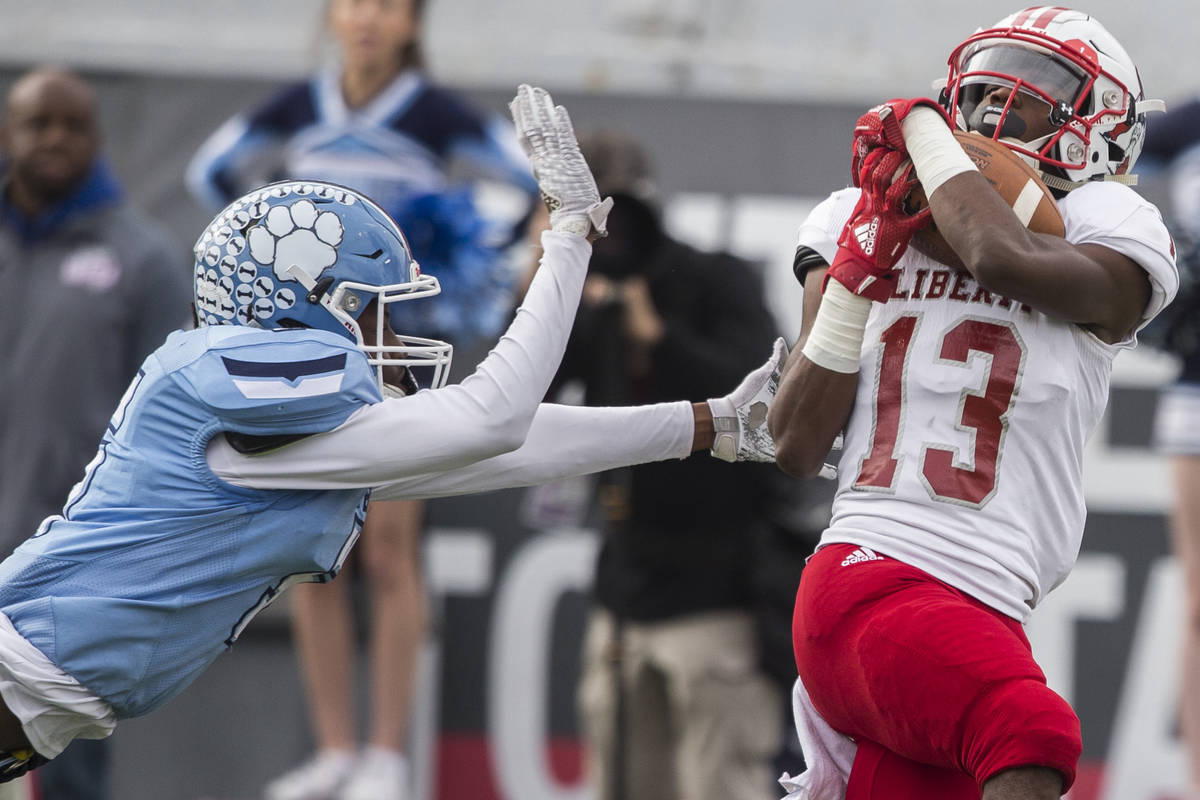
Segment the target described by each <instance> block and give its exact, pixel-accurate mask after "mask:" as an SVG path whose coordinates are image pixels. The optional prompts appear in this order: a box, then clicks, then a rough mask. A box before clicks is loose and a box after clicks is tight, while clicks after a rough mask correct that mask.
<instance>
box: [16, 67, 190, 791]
mask: <svg viewBox="0 0 1200 800" xmlns="http://www.w3.org/2000/svg"><path fill="white" fill-rule="evenodd" d="M0 174H2V178H0V180H2V181H3V183H2V188H0V278H2V281H3V284H4V287H5V290H4V291H3V292H0V342H3V345H4V352H5V357H4V359H3V361H0V385H2V386H3V387H4V390H3V391H2V392H0V551H2V553H0V557H2V556H7V555H8V554H9V553H11V552H12V550H13V548H14V547H16V545H18V544H20V543H21V542H22V541H24V540H25V539H26V538H28V537H29V536H30V535H32V534H33V532H34V531H35V530H37V528H38V525H39V523H40V522H41V521H42V520H43V519H44V518H46V517H48V516H50V515H52V514H56V513H58V511H59V509H61V508H62V506H63V502H64V501H65V500H66V498H67V495H68V493H69V492H70V491H71V487H72V486H73V485H74V484H75V482H76V481H78V480H79V479H80V477H81V476H82V475H83V469H84V466H85V465H86V464H87V462H88V461H89V460H90V459H91V457H92V456H93V455H94V454H95V452H96V441H97V440H98V439H99V438H100V435H101V434H102V433H103V432H104V428H105V425H107V423H108V420H109V418H110V417H111V416H112V410H113V408H115V407H116V405H117V402H118V401H119V400H120V398H121V395H122V394H123V393H124V391H125V387H126V386H127V385H128V384H129V381H130V379H131V378H132V377H133V376H134V374H135V373H136V372H137V369H138V367H139V365H140V364H141V363H142V360H143V359H144V358H145V356H146V355H147V354H148V353H149V352H150V351H151V350H153V349H154V348H155V347H156V346H157V345H158V344H159V343H160V342H161V341H162V339H163V338H164V337H165V336H166V334H167V333H168V332H170V331H171V330H173V329H174V328H177V327H180V326H182V325H183V324H185V323H186V321H187V319H188V307H189V303H190V298H191V288H190V282H191V272H190V270H189V268H188V267H187V261H188V259H187V254H186V251H185V250H183V249H182V248H180V247H175V246H173V245H172V243H171V242H170V240H169V238H168V236H167V235H166V233H165V232H164V230H163V229H162V228H160V226H159V225H158V224H157V223H155V222H153V221H151V220H150V219H148V218H147V217H146V216H145V215H143V214H142V213H141V212H139V211H137V210H135V209H134V208H132V207H131V206H130V205H129V204H128V203H127V202H126V201H125V199H124V197H123V195H122V191H121V187H120V184H119V183H118V182H117V179H116V178H115V176H114V175H113V173H112V171H111V170H110V168H109V166H108V164H107V163H106V161H105V159H104V158H103V157H102V156H101V154H100V129H99V123H98V120H97V107H96V97H95V94H94V92H93V90H92V87H91V86H90V85H89V84H88V83H86V82H85V81H84V80H83V79H82V78H80V77H79V76H78V75H75V74H72V73H70V72H67V71H65V70H60V69H51V68H39V69H35V70H33V71H31V72H28V73H26V74H25V75H23V76H21V77H20V78H19V79H18V80H17V81H16V82H15V83H14V84H13V86H12V88H11V90H10V91H9V94H8V97H7V101H6V105H5V108H4V119H3V124H2V125H0ZM104 748H105V745H104V744H103V743H102V742H93V741H80V742H78V743H76V745H75V746H74V747H72V748H70V749H69V750H68V751H67V752H66V753H64V755H63V757H61V758H59V759H57V760H55V762H54V763H53V764H52V765H50V766H48V767H47V768H46V769H45V770H42V771H41V772H39V773H38V776H37V777H38V780H39V782H40V784H41V789H42V796H43V797H45V798H75V799H79V800H90V799H92V798H103V797H105V796H106V794H107V793H106V789H105V778H106V774H107V758H106V751H105V749H104Z"/></svg>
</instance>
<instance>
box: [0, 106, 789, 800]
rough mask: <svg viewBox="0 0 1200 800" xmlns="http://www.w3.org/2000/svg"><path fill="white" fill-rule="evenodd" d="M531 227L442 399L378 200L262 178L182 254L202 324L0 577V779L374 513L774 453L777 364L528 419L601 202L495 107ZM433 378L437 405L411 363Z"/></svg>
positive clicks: (258, 602)
mask: <svg viewBox="0 0 1200 800" xmlns="http://www.w3.org/2000/svg"><path fill="white" fill-rule="evenodd" d="M512 110H513V117H514V120H515V122H516V124H517V130H518V133H519V134H520V136H521V139H522V142H523V144H524V146H525V149H526V151H527V153H528V154H529V157H530V161H531V163H532V166H533V172H534V175H535V177H536V178H537V179H538V183H539V185H540V188H541V192H542V196H543V197H544V198H545V200H546V203H547V206H548V207H549V208H550V227H551V229H550V230H549V231H547V232H546V233H545V235H544V236H543V237H542V246H543V248H544V256H543V259H542V263H541V266H540V267H539V269H538V271H537V274H536V275H535V276H534V279H533V281H532V283H531V285H530V288H529V290H528V292H527V294H526V297H525V301H524V302H523V303H522V305H521V308H520V309H519V310H518V311H517V314H516V317H515V319H514V320H513V322H512V324H511V325H510V326H509V328H508V330H507V332H506V333H505V335H504V336H503V337H502V338H501V340H500V341H499V343H498V344H497V345H496V346H495V348H494V349H493V350H492V351H491V352H490V353H489V354H488V356H487V357H486V358H485V359H484V360H483V361H482V362H481V364H480V365H479V367H478V368H477V369H476V371H475V372H474V373H473V374H472V375H470V376H468V377H467V378H465V379H464V380H463V381H462V382H461V383H458V384H455V385H451V386H445V385H444V383H445V379H446V370H447V368H448V365H449V359H450V347H449V345H447V344H445V343H444V342H440V341H437V340H432V339H428V338H421V337H415V336H408V335H402V334H399V333H398V332H395V331H393V330H391V328H390V324H391V323H390V322H389V314H388V310H389V307H390V306H391V305H392V304H394V303H398V302H413V301H419V300H420V299H421V298H425V297H429V296H431V295H434V294H436V293H437V291H438V284H437V280H436V279H435V278H433V277H432V276H430V275H422V274H421V271H420V268H419V267H418V266H417V264H416V262H415V261H414V260H413V259H412V257H411V253H410V251H409V249H408V245H407V243H406V241H405V239H404V236H403V234H402V233H401V231H400V229H399V228H398V227H397V226H396V224H395V222H394V221H393V220H392V219H391V218H390V217H388V216H387V215H386V214H385V213H384V212H383V211H382V209H381V208H380V207H379V206H377V205H376V204H375V203H374V202H372V201H371V200H369V199H367V198H366V197H364V196H362V195H361V194H358V193H357V192H355V191H353V190H350V189H346V188H345V187H340V186H335V185H331V184H325V183H319V182H305V181H289V182H282V183H276V184H271V185H269V186H266V187H264V188H262V189H260V190H258V191H255V192H252V193H250V194H249V195H247V196H245V197H243V198H240V199H239V200H237V201H235V202H234V203H233V204H231V205H230V206H229V207H228V208H226V209H225V210H224V211H223V212H221V213H220V214H218V215H217V217H216V218H215V219H214V220H213V222H212V223H211V224H210V225H209V227H208V228H207V229H206V230H205V232H204V233H203V234H202V235H201V237H200V239H199V241H198V242H197V244H196V250H195V255H196V264H195V301H196V312H197V317H198V323H199V325H198V327H197V328H196V329H195V330H191V331H177V332H175V333H173V334H171V336H170V337H168V339H167V340H166V342H165V343H164V344H163V345H162V346H161V347H160V348H159V349H158V350H156V351H155V352H154V353H152V354H151V355H150V356H149V357H148V358H147V359H146V361H145V362H144V364H143V365H142V368H141V370H140V371H139V373H138V376H137V377H136V378H135V379H134V381H133V383H132V384H131V385H130V387H129V389H128V390H127V391H126V393H125V396H124V398H123V399H122V401H121V403H120V405H119V406H118V408H117V411H116V413H115V414H114V415H113V418H112V420H111V422H110V423H109V427H108V431H107V433H106V434H105V436H104V438H103V440H102V441H101V444H100V449H99V452H98V453H97V455H96V458H95V459H93V461H92V463H91V464H89V466H88V468H87V471H86V472H85V475H84V477H83V479H82V480H81V481H80V483H79V484H78V485H77V486H76V487H75V489H74V490H73V491H72V493H71V496H70V498H69V499H68V501H67V504H66V506H65V507H64V509H63V513H62V514H61V515H59V516H54V517H50V518H49V519H47V520H46V521H45V522H43V523H42V525H41V527H40V528H39V529H38V530H37V532H36V533H33V532H31V533H33V535H32V536H31V537H30V538H29V539H27V540H26V541H25V542H24V543H22V544H21V545H20V546H19V547H18V548H17V549H16V551H15V552H14V553H13V554H12V555H10V556H9V557H8V558H7V559H5V560H4V561H3V563H0V700H2V701H3V703H2V704H0V751H4V752H3V753H0V782H2V781H4V780H8V779H10V778H12V777H16V776H17V775H20V774H22V773H23V772H25V771H27V770H28V769H30V768H31V767H33V766H36V765H38V764H40V763H43V762H44V761H45V760H46V759H49V758H53V757H55V756H56V755H58V753H60V752H61V751H62V750H63V749H64V748H65V747H66V746H67V745H68V744H69V743H70V741H71V740H73V739H75V738H92V739H99V738H103V737H105V736H107V735H109V734H110V733H111V732H112V730H113V728H114V726H115V725H116V723H117V722H118V721H119V720H121V719H125V718H129V717H134V716H139V715H142V714H145V713H148V712H150V711H152V710H153V709H155V708H157V707H158V706H159V705H161V704H162V703H164V702H166V701H167V700H169V699H170V698H172V697H174V696H175V695H176V694H177V693H178V692H179V691H181V690H182V689H183V688H184V687H185V686H187V685H188V684H189V683H190V682H191V681H192V680H193V679H194V678H195V677H196V676H197V675H198V674H199V673H200V672H201V671H203V670H204V668H205V667H206V666H207V665H208V664H209V663H211V661H212V660H213V659H214V658H216V657H217V656H218V655H219V654H220V653H221V652H223V651H224V650H226V649H227V648H228V647H230V646H231V645H232V644H233V642H234V641H235V640H236V639H237V637H238V635H239V634H240V633H241V631H242V630H243V629H244V628H245V626H246V625H247V624H248V623H249V621H250V620H251V618H252V617H253V616H254V615H255V614H256V613H257V612H258V611H260V610H261V609H262V608H264V607H265V606H266V605H267V604H268V603H270V602H271V601H273V600H274V599H275V598H276V597H278V596H279V594H280V593H281V592H282V591H283V590H284V589H286V588H287V587H289V586H291V585H294V584H296V583H299V582H303V581H325V580H329V579H331V578H332V577H333V576H334V575H335V574H336V573H337V571H338V569H339V568H340V566H341V564H342V562H343V560H344V558H345V557H346V554H347V552H348V551H349V548H350V547H351V546H352V545H353V543H354V541H355V539H356V538H357V535H358V532H359V529H360V528H361V525H362V521H363V518H364V515H365V511H366V506H367V502H368V499H371V498H373V499H382V500H396V499H412V498H427V497H439V496H448V495H454V494H462V493H465V492H475V491H488V490H491V489H499V488H505V487H510V486H520V485H529V484H532V483H538V482H542V481H546V480H549V479H552V478H556V477H563V476H568V475H578V474H583V473H586V472H592V471H599V470H607V469H612V468H615V467H620V466H626V465H630V464H633V463H639V462H642V461H648V460H664V459H668V458H684V457H686V456H687V455H688V454H689V453H691V452H693V451H695V450H699V449H711V451H712V453H713V455H714V456H716V457H718V458H722V459H724V460H727V461H736V460H750V459H753V460H758V461H771V460H773V458H774V448H773V446H772V443H771V438H770V435H769V434H768V433H767V431H766V424H765V417H766V411H767V408H768V407H769V405H770V402H771V400H772V399H773V397H774V393H775V388H776V385H777V378H778V373H779V368H780V365H781V361H782V359H783V357H784V356H785V355H786V351H785V350H784V348H783V342H782V340H779V341H777V342H776V345H775V350H774V353H773V354H772V356H771V358H770V359H769V360H768V361H767V363H765V364H763V365H762V366H761V367H759V368H758V369H757V370H754V371H753V372H752V373H751V374H750V375H749V376H747V378H746V379H745V380H744V381H743V382H742V384H741V385H740V386H738V387H737V388H736V389H734V391H733V392H732V393H731V394H730V395H727V396H725V397H721V398H716V399H713V400H711V401H708V402H701V403H689V402H687V401H681V402H677V403H661V404H656V405H648V406H638V407H622V408H583V407H566V406H555V405H549V404H542V403H541V399H542V397H543V396H544V395H545V393H546V390H547V387H548V386H549V384H550V380H551V378H552V377H553V376H554V373H555V370H556V369H557V366H558V363H559V360H560V359H561V357H562V353H563V349H564V347H565V345H566V341H567V335H568V332H569V328H570V325H571V322H572V321H573V320H574V317H575V311H576V306H577V305H578V301H579V296H580V291H581V288H582V286H583V281H584V278H585V275H586V271H587V263H588V258H589V256H590V253H591V246H590V242H591V241H592V240H593V239H594V238H595V237H597V236H600V235H603V233H604V230H605V219H606V216H607V213H608V209H609V207H610V206H611V200H606V201H601V199H600V196H599V193H598V192H597V190H596V183H595V181H594V179H593V178H592V175H591V172H590V171H589V169H588V167H587V164H586V163H585V162H584V160H583V157H582V156H581V155H580V153H579V149H578V145H577V144H576V142H575V136H574V132H573V130H572V128H571V124H570V120H569V118H568V116H567V113H566V111H565V110H564V109H562V107H555V106H554V105H553V102H552V101H551V99H550V97H549V95H548V94H547V93H546V92H545V91H543V90H540V89H533V88H530V87H528V86H523V87H521V89H520V90H519V91H518V94H517V98H516V99H515V100H514V102H513V104H512ZM422 369H428V370H430V371H432V373H433V377H432V379H431V381H430V384H429V385H430V386H432V387H433V388H432V390H429V389H427V390H418V388H417V385H416V383H415V381H414V375H413V373H414V372H417V371H421V370H422Z"/></svg>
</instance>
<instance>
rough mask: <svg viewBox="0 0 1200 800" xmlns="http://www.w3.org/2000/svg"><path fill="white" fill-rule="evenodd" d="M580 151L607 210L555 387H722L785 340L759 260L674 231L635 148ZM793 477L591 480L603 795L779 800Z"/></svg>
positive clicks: (585, 690)
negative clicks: (770, 567) (781, 556)
mask: <svg viewBox="0 0 1200 800" xmlns="http://www.w3.org/2000/svg"><path fill="white" fill-rule="evenodd" d="M580 146H581V148H582V149H583V151H584V153H585V155H586V157H587V159H588V162H589V163H590V164H592V165H593V170H594V173H595V175H596V177H597V181H598V183H599V184H600V186H601V187H602V190H603V191H604V192H605V193H606V194H611V195H612V196H613V198H614V200H615V206H614V208H613V211H612V213H611V215H610V217H609V236H608V237H607V238H606V239H603V240H600V241H598V242H596V244H595V247H594V252H593V255H592V262H591V270H590V276H589V278H588V282H587V284H586V285H585V288H584V294H583V300H582V302H581V305H580V309H579V312H578V314H577V316H576V320H575V326H574V329H573V331H572V334H571V339H570V342H569V344H568V346H567V352H566V356H565V357H564V359H563V363H562V367H561V368H560V370H559V373H558V376H557V379H556V382H557V383H558V384H559V385H563V384H566V383H568V382H571V381H580V382H582V385H583V391H584V402H585V403H586V404H587V405H632V404H637V403H652V402H656V401H659V400H666V399H673V398H680V397H683V398H703V397H708V396H711V395H712V394H713V393H714V392H716V391H727V390H728V388H729V387H730V386H734V385H736V384H737V382H738V380H740V378H741V376H742V375H744V374H745V373H746V371H747V369H748V368H752V367H753V366H754V364H756V363H757V362H758V360H759V359H760V356H761V354H762V353H763V352H764V351H765V350H767V349H769V347H770V345H771V342H772V340H773V339H774V338H775V336H776V335H777V334H776V329H775V328H776V325H775V321H774V319H773V318H772V316H771V314H770V313H769V311H768V310H767V308H766V306H765V304H764V299H763V284H762V280H761V277H760V275H759V273H758V271H757V269H756V267H755V266H754V265H753V264H750V263H748V262H746V261H744V260H742V259H739V258H736V257H734V256H732V255H729V254H727V253H706V252H701V251H699V250H697V249H695V248H693V247H690V246H688V245H687V244H684V243H682V242H679V241H676V240H674V239H672V238H671V237H670V236H669V235H667V233H666V232H665V231H664V229H663V225H662V220H661V218H660V214H659V208H658V205H657V202H656V198H655V195H654V191H653V188H652V186H651V184H650V182H649V180H648V174H649V171H648V169H647V164H646V159H645V156H644V153H643V152H642V150H641V148H640V147H639V146H638V145H637V144H636V143H635V142H633V141H631V140H630V139H628V138H626V137H624V136H621V135H617V134H612V133H602V134H601V133H598V134H593V135H591V136H587V135H585V136H581V137H580ZM785 481H786V478H784V476H783V475H782V473H780V472H779V471H778V470H777V468H776V467H775V466H774V465H771V464H738V465H736V466H734V465H730V464H725V463H721V462H719V461H717V460H716V459H713V458H706V459H700V458H689V459H686V460H685V461H684V462H683V463H675V462H672V463H670V464H663V465H658V464H646V465H640V466H637V467H633V468H630V469H626V470H621V471H619V472H615V473H609V474H606V475H603V476H601V478H600V480H599V484H598V487H597V494H596V500H597V502H598V505H599V513H600V515H601V516H602V518H603V524H604V529H605V530H604V533H605V535H604V539H603V545H602V549H601V553H600V556H599V561H598V565H597V572H596V580H595V608H594V611H593V614H592V618H591V621H590V623H589V629H588V632H587V636H586V641H585V652H584V659H583V661H584V663H583V676H582V680H581V683H580V688H579V700H580V706H581V713H582V721H583V728H584V735H585V738H586V740H587V743H588V746H589V754H590V755H589V761H588V774H589V779H590V780H591V781H592V783H593V785H594V786H595V787H596V789H597V796H598V797H600V798H604V800H608V798H613V797H620V798H621V799H622V800H644V799H648V798H655V800H660V799H663V798H665V799H666V800H672V799H673V798H683V797H686V798H688V799H689V800H710V799H711V800H716V799H717V798H720V800H759V798H767V797H771V796H773V795H772V789H771V784H772V778H773V775H772V773H771V765H770V759H771V758H772V756H774V754H775V753H776V751H777V750H778V749H779V747H780V740H781V731H782V726H781V724H780V717H781V714H782V711H783V709H784V708H785V702H786V701H785V699H784V698H785V691H786V686H787V685H788V684H786V683H783V684H781V683H779V682H775V681H772V680H771V679H770V678H769V677H768V675H767V674H766V672H765V671H764V669H763V664H762V659H761V657H760V656H761V648H760V641H759V635H758V626H757V624H756V617H755V606H756V593H757V588H756V586H755V585H754V583H755V572H756V569H755V563H756V560H757V559H759V558H760V553H761V547H762V545H763V544H764V543H766V542H767V541H768V540H769V539H770V538H771V536H773V535H775V534H774V533H772V531H771V521H770V520H769V515H770V514H772V513H775V511H776V510H777V509H776V506H777V499H778V496H779V493H778V490H779V488H780V485H781V482H785ZM798 581H799V571H798V568H797V570H796V573H795V575H794V582H798ZM794 586H795V583H792V591H794ZM790 605H791V603H790V596H789V598H788V599H787V601H785V603H784V612H783V613H785V614H786V613H790ZM785 657H786V656H785ZM789 660H790V659H789ZM617 669H620V671H621V674H623V675H624V680H623V681H621V682H620V684H619V688H618V683H617V681H616V680H615V678H616V672H615V670H617ZM783 671H786V672H790V675H791V677H794V674H795V673H794V671H792V670H791V669H790V665H787V664H785V665H784V668H783ZM618 720H620V721H619V722H618Z"/></svg>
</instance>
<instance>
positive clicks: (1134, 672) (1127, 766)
mask: <svg viewBox="0 0 1200 800" xmlns="http://www.w3.org/2000/svg"><path fill="white" fill-rule="evenodd" d="M1183 610H1184V603H1183V572H1182V570H1180V568H1179V565H1178V563H1176V561H1175V560H1174V559H1172V558H1169V557H1168V558H1162V559H1160V560H1159V561H1158V562H1157V563H1156V564H1155V565H1154V566H1153V567H1152V568H1151V570H1150V576H1149V580H1147V582H1146V597H1145V600H1143V602H1142V611H1141V614H1140V615H1139V616H1138V620H1137V625H1136V626H1135V627H1134V639H1133V646H1132V647H1131V648H1130V651H1131V652H1130V657H1129V669H1128V671H1127V672H1126V677H1125V687H1124V690H1123V691H1122V692H1121V694H1120V702H1119V704H1118V706H1117V713H1116V717H1115V718H1114V720H1113V736H1112V742H1111V743H1110V744H1109V752H1108V769H1107V772H1106V773H1105V778H1106V779H1105V782H1104V786H1103V787H1102V789H1101V791H1100V797H1101V798H1102V800H1157V798H1160V797H1177V796H1182V795H1183V794H1184V793H1185V791H1186V787H1187V767H1186V755H1185V753H1184V750H1183V746H1182V745H1181V743H1180V742H1179V740H1178V739H1177V738H1176V737H1175V733H1174V729H1175V720H1176V711H1177V709H1178V704H1179V677H1180V675H1179V673H1180V670H1179V666H1180V659H1181V657H1182V653H1181V650H1180V640H1181V639H1182V633H1183V625H1184V619H1183Z"/></svg>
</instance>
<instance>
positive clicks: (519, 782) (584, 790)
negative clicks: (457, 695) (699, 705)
mask: <svg viewBox="0 0 1200 800" xmlns="http://www.w3.org/2000/svg"><path fill="white" fill-rule="evenodd" d="M598 545H599V542H598V537H597V535H596V533H595V532H594V531H585V530H575V529H559V530H556V531H547V532H545V533H542V534H539V535H537V536H535V537H533V538H532V539H530V540H529V541H528V542H526V543H525V544H524V545H523V546H522V547H521V548H520V549H519V550H518V551H517V552H516V553H515V554H514V555H513V557H512V559H511V560H510V561H509V563H508V566H507V569H506V570H505V574H504V577H503V579H502V580H501V581H500V586H499V589H498V591H497V593H496V601H495V606H494V608H493V611H492V624H491V641H490V642H489V644H488V671H487V677H486V680H487V696H488V720H487V726H488V740H489V744H490V748H489V749H490V751H491V754H492V759H493V764H492V766H493V769H494V771H495V774H496V778H497V782H498V783H499V788H500V795H501V796H502V797H509V798H514V799H515V798H520V800H591V790H590V788H589V787H588V786H587V785H586V784H580V785H576V786H564V785H563V784H561V783H559V782H557V781H556V780H555V779H554V776H553V775H552V774H551V770H550V764H549V762H548V760H547V753H546V739H547V735H546V719H547V718H548V713H547V705H548V696H547V695H548V692H549V687H550V676H549V674H548V670H547V664H548V661H549V657H550V646H551V641H550V637H551V635H552V633H553V621H554V613H555V609H556V607H557V605H558V602H559V598H561V597H562V595H563V594H564V593H566V592H568V591H587V590H588V588H589V587H591V585H592V576H593V570H594V565H595V560H596V551H597V548H598Z"/></svg>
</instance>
